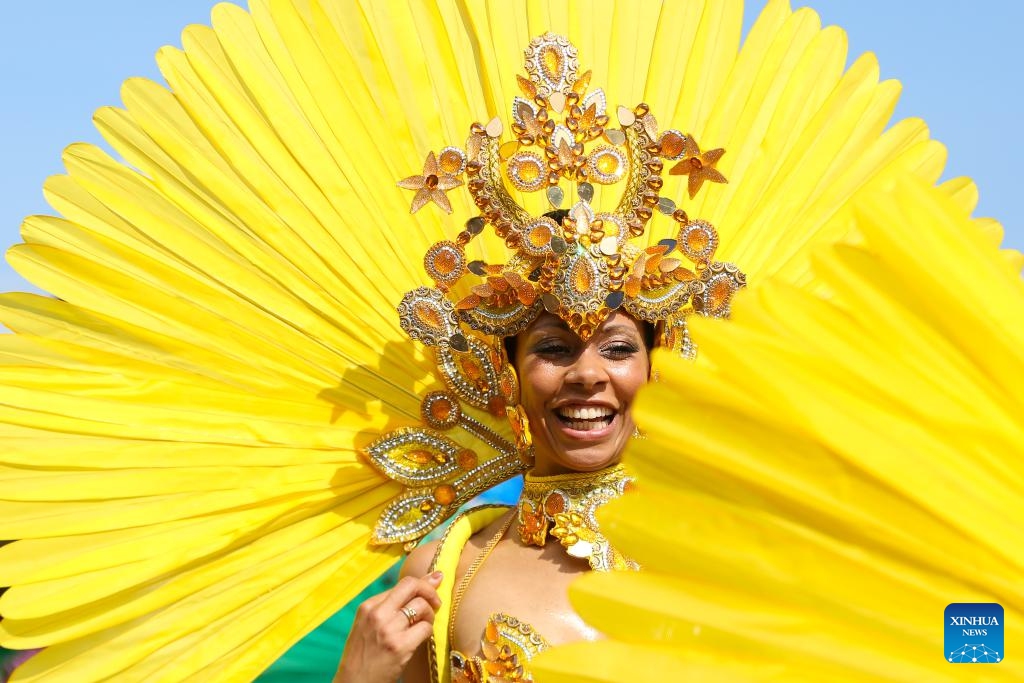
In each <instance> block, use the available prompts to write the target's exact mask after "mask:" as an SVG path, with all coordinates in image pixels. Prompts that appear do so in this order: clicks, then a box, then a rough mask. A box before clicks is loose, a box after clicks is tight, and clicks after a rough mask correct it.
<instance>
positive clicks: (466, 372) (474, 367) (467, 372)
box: [459, 356, 484, 382]
mask: <svg viewBox="0 0 1024 683" xmlns="http://www.w3.org/2000/svg"><path fill="white" fill-rule="evenodd" d="M459 365H460V366H461V369H462V374H463V376H465V377H466V378H467V379H468V380H469V381H471V382H475V381H476V380H478V379H480V378H482V377H483V376H484V369H483V368H482V367H480V364H479V363H477V362H476V360H475V359H474V358H473V357H472V356H461V357H459Z"/></svg>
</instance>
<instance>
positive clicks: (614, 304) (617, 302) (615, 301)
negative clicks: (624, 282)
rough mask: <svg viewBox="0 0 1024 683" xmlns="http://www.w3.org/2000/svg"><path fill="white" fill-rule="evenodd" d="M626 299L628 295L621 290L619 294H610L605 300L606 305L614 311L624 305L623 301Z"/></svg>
mask: <svg viewBox="0 0 1024 683" xmlns="http://www.w3.org/2000/svg"><path fill="white" fill-rule="evenodd" d="M625 298H626V293H625V292H623V291H622V290H621V289H620V290H619V291H617V292H609V293H608V296H606V297H605V298H604V305H605V306H607V307H608V308H610V309H612V310H613V311H614V310H615V309H616V308H618V307H619V306H621V305H622V302H623V300H625Z"/></svg>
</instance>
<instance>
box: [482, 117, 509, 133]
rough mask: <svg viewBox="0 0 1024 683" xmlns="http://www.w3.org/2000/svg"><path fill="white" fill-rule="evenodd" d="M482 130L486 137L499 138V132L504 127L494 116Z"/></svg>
mask: <svg viewBox="0 0 1024 683" xmlns="http://www.w3.org/2000/svg"><path fill="white" fill-rule="evenodd" d="M484 130H485V131H486V132H487V135H488V137H492V138H497V137H501V131H502V130H504V127H503V126H502V125H501V119H499V118H498V117H497V116H495V117H494V118H493V119H491V120H490V121H488V122H487V125H486V126H485V127H484Z"/></svg>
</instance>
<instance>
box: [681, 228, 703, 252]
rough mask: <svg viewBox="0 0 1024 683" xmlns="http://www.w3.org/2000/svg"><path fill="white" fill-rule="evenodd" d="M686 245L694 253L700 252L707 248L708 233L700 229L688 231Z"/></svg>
mask: <svg viewBox="0 0 1024 683" xmlns="http://www.w3.org/2000/svg"><path fill="white" fill-rule="evenodd" d="M686 246H687V248H688V249H689V250H690V251H691V252H692V253H694V254H699V253H700V252H702V251H704V250H705V249H707V246H708V234H707V233H706V232H704V231H703V230H700V229H696V230H690V231H689V232H688V233H686Z"/></svg>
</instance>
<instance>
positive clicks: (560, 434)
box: [335, 312, 653, 683]
mask: <svg viewBox="0 0 1024 683" xmlns="http://www.w3.org/2000/svg"><path fill="white" fill-rule="evenodd" d="M649 330H650V326H649V325H647V324H646V323H641V322H639V321H637V320H636V319H635V318H632V317H631V316H629V315H626V314H624V313H619V312H617V313H614V314H612V315H611V316H610V317H609V318H608V319H607V320H606V321H605V323H604V324H603V325H602V326H601V327H600V328H598V330H597V332H596V333H595V334H594V335H593V336H592V337H590V339H589V340H587V341H586V342H583V341H582V340H581V339H580V338H579V336H577V335H576V334H575V333H574V332H573V331H572V330H570V329H569V327H568V326H567V325H566V324H565V322H564V321H562V320H561V319H559V318H558V317H557V316H554V315H552V314H550V313H544V314H542V315H540V316H539V317H538V318H537V319H536V320H535V321H534V322H533V323H532V324H531V325H530V326H529V327H528V328H527V329H526V330H525V331H524V332H522V333H520V334H519V335H518V336H517V337H515V338H514V339H515V343H514V354H515V355H514V357H515V362H514V365H515V367H516V370H517V371H518V373H519V377H520V382H521V391H522V403H523V406H524V407H525V409H526V414H527V416H528V418H529V421H530V426H531V427H530V428H531V433H532V435H533V446H534V453H535V458H536V460H535V463H534V467H533V469H532V470H531V471H530V474H529V475H528V482H529V483H528V485H527V487H528V489H527V490H529V487H531V486H533V487H534V488H537V487H550V488H551V489H553V488H555V487H562V488H565V487H566V485H567V484H568V483H569V482H571V481H573V480H574V479H576V480H578V481H592V482H593V483H592V484H590V485H591V486H594V485H597V484H598V482H601V483H603V484H605V485H607V483H608V481H609V477H608V473H609V472H612V473H615V472H618V471H619V470H617V469H615V468H614V466H615V465H617V464H618V462H619V460H620V458H621V456H622V452H623V450H624V449H625V447H626V445H627V444H628V442H629V439H630V438H632V437H633V435H634V434H635V433H636V427H635V425H634V424H633V419H632V416H631V413H630V406H631V405H632V402H633V397H634V396H635V395H636V392H637V391H638V390H639V389H640V387H642V386H643V385H644V384H645V383H646V382H647V379H648V377H649V373H650V358H649V355H648V352H649V346H650V341H651V338H652V336H653V335H651V334H650V333H649ZM593 473H604V477H602V478H599V479H597V480H595V477H594V476H593ZM580 475H583V476H580ZM612 476H613V477H614V474H613V475H612ZM525 498H526V497H524V500H522V501H520V504H521V505H522V504H528V502H527V500H526V499H525ZM521 517H522V512H520V514H519V518H521ZM516 519H517V515H516V509H515V508H513V509H511V510H509V511H508V512H505V513H503V514H501V515H500V516H499V517H498V518H497V519H495V520H494V521H492V522H490V523H489V524H487V525H486V526H484V527H483V528H482V529H480V530H479V531H478V532H476V533H474V534H473V535H472V537H471V538H470V539H469V541H468V542H467V543H466V545H465V547H464V548H463V549H462V551H461V553H460V555H459V561H458V572H457V576H456V579H457V581H458V582H459V583H460V584H463V585H465V586H466V590H465V592H464V593H463V594H462V597H461V601H460V603H459V605H458V610H457V613H456V615H455V618H454V627H453V633H454V639H453V640H452V646H453V648H454V649H455V650H456V651H457V652H459V653H462V655H463V656H464V657H465V658H467V659H468V658H478V659H479V660H487V659H488V658H487V656H486V655H485V653H484V652H482V649H481V642H480V641H481V639H482V638H483V640H485V641H486V639H487V637H486V635H485V629H486V626H487V624H488V621H489V620H490V619H491V617H492V616H493V615H495V614H496V613H497V614H501V615H508V616H512V617H514V618H516V619H518V620H520V621H521V622H522V623H525V624H529V625H530V626H531V627H532V629H533V631H534V632H535V633H537V634H541V635H542V636H543V638H544V642H545V643H546V644H547V645H557V644H560V643H565V642H571V641H575V640H584V639H594V638H596V637H597V635H598V634H597V633H596V632H595V631H594V630H593V629H592V628H590V627H589V626H587V625H586V624H585V623H584V622H583V621H582V620H580V619H579V617H577V616H576V615H575V613H574V612H573V610H572V608H571V606H570V605H569V602H568V584H569V583H570V582H571V581H572V580H573V579H574V578H575V577H576V576H577V575H578V574H579V573H580V572H583V571H587V570H588V569H589V565H588V564H587V562H586V559H585V558H579V557H572V556H570V555H568V554H567V553H566V552H565V549H564V548H562V547H561V546H560V545H558V544H557V543H549V544H545V545H544V546H543V547H542V548H538V547H536V546H535V545H528V544H527V543H526V542H524V540H523V538H522V537H521V536H520V535H519V534H516V533H514V532H510V527H511V526H512V524H513V523H514V522H515V521H516ZM437 546H438V542H437V541H435V542H431V543H427V544H425V545H422V546H420V547H419V548H417V549H416V550H415V551H414V552H413V553H412V554H411V555H410V556H409V559H408V560H407V561H406V563H405V565H404V567H403V571H402V575H403V577H404V578H403V579H402V581H401V582H400V583H399V585H398V586H396V587H395V588H394V589H392V590H391V591H388V592H387V593H384V594H381V595H379V596H377V597H375V598H373V599H371V600H369V601H367V602H366V603H364V604H363V606H362V607H361V608H360V610H359V613H358V617H357V619H356V622H355V624H354V625H353V629H352V632H351V635H350V637H349V641H348V643H347V645H346V647H345V654H344V656H343V657H342V661H341V664H340V666H339V669H338V675H337V677H336V679H335V680H336V681H338V682H339V683H340V682H345V681H353V682H354V681H365V682H366V683H375V682H377V681H381V682H384V681H387V682H389V683H390V682H391V681H395V680H397V679H398V677H399V675H401V676H402V680H403V681H405V682H406V683H413V682H416V681H424V682H426V681H429V680H430V675H429V674H430V670H429V666H428V656H427V651H426V639H427V638H429V637H430V635H431V633H432V630H431V628H429V627H430V625H432V624H433V623H434V619H435V610H436V609H437V608H438V607H439V606H440V604H441V602H442V600H441V598H440V596H439V595H438V593H437V588H438V585H439V584H440V582H441V578H442V577H441V576H439V575H438V574H437V573H432V565H433V558H434V555H435V553H436V552H437ZM473 564H476V565H477V566H476V569H475V571H474V573H473V574H472V581H471V582H468V581H467V580H466V578H465V577H467V576H468V575H469V573H470V571H471V570H470V567H471V566H472V565H473ZM410 612H411V613H412V614H414V615H415V616H414V617H410V616H409V614H410ZM449 618H450V617H449ZM521 664H527V662H522V663H521ZM472 670H473V669H472V666H471V665H468V664H463V665H462V666H461V667H457V668H456V676H455V677H454V680H456V681H458V680H468V681H471V680H474V678H472V673H470V672H471V671H472ZM462 672H465V673H464V674H463V676H464V677H463V678H459V677H458V674H459V673H462Z"/></svg>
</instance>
